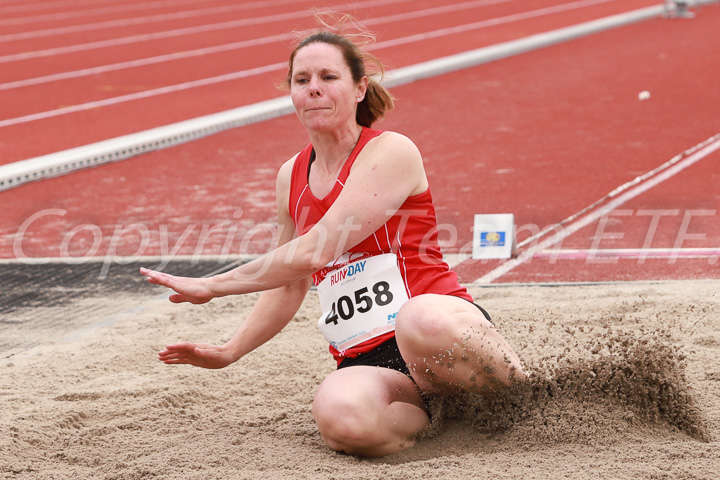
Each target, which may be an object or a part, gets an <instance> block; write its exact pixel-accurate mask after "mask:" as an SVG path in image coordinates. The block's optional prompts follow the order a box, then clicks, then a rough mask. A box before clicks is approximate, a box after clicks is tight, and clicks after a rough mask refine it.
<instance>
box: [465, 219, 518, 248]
mask: <svg viewBox="0 0 720 480" xmlns="http://www.w3.org/2000/svg"><path fill="white" fill-rule="evenodd" d="M516 250H517V248H516V245H515V218H514V216H513V214H512V213H495V214H485V215H480V214H478V215H475V224H474V225H473V252H472V258H473V259H474V260H480V259H490V258H510V257H512V256H513V255H514V254H515V252H516Z"/></svg>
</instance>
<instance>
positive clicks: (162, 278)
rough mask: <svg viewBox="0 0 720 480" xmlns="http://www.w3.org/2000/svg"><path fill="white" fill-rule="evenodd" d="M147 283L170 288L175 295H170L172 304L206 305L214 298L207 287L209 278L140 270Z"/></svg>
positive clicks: (145, 269)
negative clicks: (177, 275)
mask: <svg viewBox="0 0 720 480" xmlns="http://www.w3.org/2000/svg"><path fill="white" fill-rule="evenodd" d="M140 273H142V274H143V275H144V276H145V278H146V279H147V281H148V282H150V283H154V284H155V285H162V286H164V287H168V288H172V289H173V290H175V292H176V293H175V294H173V295H170V301H171V302H173V303H183V302H189V303H193V304H201V303H207V302H209V301H210V300H212V299H213V298H214V295H213V293H212V291H211V290H210V287H209V280H210V279H209V278H187V277H176V276H175V275H169V274H167V273H162V272H156V271H155V270H149V269H147V268H141V269H140Z"/></svg>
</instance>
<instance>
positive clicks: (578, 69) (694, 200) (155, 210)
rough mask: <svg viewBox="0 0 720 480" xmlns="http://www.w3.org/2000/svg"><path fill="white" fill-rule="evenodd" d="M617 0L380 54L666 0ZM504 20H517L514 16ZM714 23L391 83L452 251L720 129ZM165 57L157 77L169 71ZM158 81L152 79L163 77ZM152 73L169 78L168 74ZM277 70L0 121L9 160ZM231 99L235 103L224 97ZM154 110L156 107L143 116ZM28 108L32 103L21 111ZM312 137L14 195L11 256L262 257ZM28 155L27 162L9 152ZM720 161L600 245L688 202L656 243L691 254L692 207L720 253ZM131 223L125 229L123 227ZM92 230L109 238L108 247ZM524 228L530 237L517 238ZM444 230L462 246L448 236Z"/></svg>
mask: <svg viewBox="0 0 720 480" xmlns="http://www.w3.org/2000/svg"><path fill="white" fill-rule="evenodd" d="M217 3H220V2H217ZM428 3H430V2H428ZM433 3H435V4H437V2H433ZM510 3H517V2H510ZM526 3H527V4H530V3H532V4H533V5H535V6H536V8H540V7H541V6H547V5H550V4H552V3H555V4H558V3H569V2H560V1H555V2H547V1H545V2H523V5H525V4H526ZM611 3H612V4H613V5H614V7H613V8H615V11H613V9H612V8H610V5H609V4H608V5H605V6H604V8H605V9H606V10H605V14H604V15H603V14H602V12H600V11H599V9H600V8H601V7H600V6H598V7H592V9H583V15H580V11H576V12H573V13H565V14H563V15H559V16H553V17H552V18H550V17H540V18H538V19H536V20H533V21H523V22H517V23H515V24H508V25H506V26H497V27H493V28H491V29H486V30H480V31H479V33H478V35H477V36H467V37H465V36H463V40H462V42H460V41H458V40H457V39H453V40H450V39H442V41H439V40H438V41H435V42H434V44H435V45H436V46H437V50H433V49H430V48H419V47H420V46H421V45H419V44H411V45H406V46H403V47H394V48H393V49H391V50H388V51H382V50H380V51H378V52H376V53H378V54H380V56H382V57H384V58H386V59H388V60H390V63H391V64H392V67H398V66H402V65H407V64H412V63H416V62H418V61H422V60H427V59H429V58H433V57H435V56H442V55H447V54H450V53H456V52H457V51H460V50H463V49H467V48H476V47H479V46H482V45H487V44H493V43H497V42H500V41H505V40H508V39H512V38H520V37H523V36H526V35H528V34H530V33H535V32H539V31H546V30H550V29H553V28H558V27H561V26H567V25H571V24H574V23H577V22H579V21H584V20H587V19H589V18H588V15H590V14H589V12H590V10H594V12H593V13H592V15H594V18H598V17H601V16H605V15H609V14H612V13H617V11H620V10H630V9H632V8H638V7H641V6H647V5H653V4H654V3H655V2H647V1H645V2H629V1H628V2H620V3H622V5H621V6H620V9H619V10H618V4H617V2H615V3H614V2H611ZM631 4H632V6H630V5H631ZM502 5H504V4H499V5H496V6H495V7H493V8H495V9H500V8H501V6H502ZM383 8H388V9H391V8H390V7H383ZM393 8H396V7H393ZM506 8H507V5H506ZM527 9H528V10H532V9H533V8H530V7H528V8H527ZM379 10H380V9H374V10H373V16H380V14H379V13H378V12H379ZM489 10H490V9H489V8H488V11H489ZM483 11H485V10H483ZM507 12H509V10H507V11H506V13H505V14H508V13H507ZM384 14H386V13H383V15H384ZM493 14H494V15H495V16H502V12H500V11H496V12H494V13H493ZM466 16H467V15H466ZM467 20H468V21H473V20H472V19H469V18H467ZM717 25H720V7H719V6H714V5H713V6H705V7H704V8H703V9H702V10H701V12H700V14H699V15H698V17H697V18H695V19H693V20H663V19H656V20H651V21H646V22H643V23H640V24H637V25H633V26H629V27H623V28H620V29H617V30H612V31H609V32H605V33H602V34H597V35H593V36H590V37H586V38H583V39H579V40H575V41H572V42H569V43H566V44H562V45H558V46H555V47H551V48H547V49H543V50H539V51H536V52H533V53H529V54H524V55H521V56H518V57H514V58H509V59H506V60H502V61H498V62H494V63H491V64H487V65H483V66H479V67H476V68H472V69H467V70H464V71H460V72H456V73H453V74H449V75H445V76H442V77H437V78H433V79H429V80H424V81H421V82H417V83H414V84H410V85H406V86H402V87H398V88H396V89H394V94H395V95H396V96H397V97H398V102H397V103H398V108H397V110H396V111H395V112H393V113H392V114H391V115H390V116H389V118H388V119H387V120H385V121H384V122H383V123H382V124H381V125H380V127H381V128H386V129H392V130H397V131H400V132H402V133H404V134H406V135H408V136H410V137H411V138H412V139H413V140H414V141H415V142H416V143H417V144H418V146H419V147H420V149H421V151H422V152H423V154H424V156H425V160H426V168H427V170H428V174H429V177H430V180H431V185H432V189H433V195H434V198H435V202H436V206H437V212H438V221H439V223H440V224H442V225H445V226H448V229H449V230H454V231H456V232H457V239H455V240H454V241H452V242H449V243H448V244H447V246H446V251H447V252H450V253H454V252H458V251H461V250H462V249H463V247H464V246H467V245H468V243H469V242H470V240H471V228H472V216H473V214H475V213H492V212H497V213H506V212H509V213H514V214H515V216H516V222H517V224H518V225H519V226H524V225H528V224H534V225H537V226H539V227H540V228H544V227H546V226H548V225H551V224H554V223H556V222H559V221H561V220H563V219H565V218H567V217H568V216H570V215H572V214H574V213H575V212H577V211H579V210H581V209H582V208H584V207H585V206H587V205H590V204H592V203H593V202H595V201H596V200H598V199H599V198H602V197H603V196H605V195H606V194H607V193H608V192H610V191H612V190H613V189H615V188H616V187H618V186H620V185H622V184H624V183H626V182H628V181H630V180H632V179H633V178H635V177H637V176H638V175H641V174H643V173H645V172H648V171H650V170H652V169H653V168H655V167H657V166H659V165H661V164H663V163H664V162H666V161H667V160H669V159H670V158H672V157H674V156H675V155H677V154H679V153H681V152H683V151H685V150H686V149H688V148H690V147H693V146H694V145H697V144H698V143H700V142H702V141H703V140H705V139H707V138H708V137H711V136H712V135H715V134H717V133H719V132H720V116H718V114H717V112H718V111H720V91H718V89H716V88H713V85H714V84H716V83H717V80H718V78H720V58H718V55H717V52H718V51H720V38H718V36H717V35H715V33H716V32H715V30H716V28H717ZM283 28H287V25H284V27H283ZM403 28H404V27H403V25H402V24H397V25H395V24H393V25H388V26H386V30H385V29H382V28H376V30H377V31H380V32H381V36H380V38H379V40H380V41H381V42H382V41H384V40H387V39H390V38H398V37H402V36H404V35H406V34H407V33H409V32H411V31H414V30H412V29H419V30H423V29H425V30H426V29H427V27H426V26H425V27H423V26H422V22H418V23H417V24H413V26H410V25H408V26H407V28H409V29H410V30H408V31H407V32H404V30H403ZM433 28H441V27H440V26H439V25H436V26H435V27H433ZM284 31H287V30H284ZM265 34H267V32H266V33H265ZM471 38H472V40H470V39H471ZM218 43H221V42H218ZM275 47H278V48H277V50H278V51H280V52H284V53H283V55H279V54H278V55H279V56H278V58H279V59H280V60H278V61H282V59H284V57H283V56H284V55H286V54H287V44H283V45H276V46H275ZM152 54H155V53H152ZM0 55H2V53H0ZM261 55H265V54H262V53H261ZM270 55H274V53H269V52H268V53H267V55H265V57H264V58H263V59H262V60H263V62H261V63H271V61H270V60H268V59H269V58H270ZM272 61H274V60H272ZM106 63H110V62H107V61H106ZM210 63H213V64H216V63H217V62H215V61H213V62H210ZM167 66H168V64H165V65H164V66H163V67H161V68H160V70H161V71H163V72H165V73H168V72H169V71H168V70H167V68H166V67H167ZM215 66H216V67H217V65H215ZM73 68H77V67H73ZM198 68H199V67H198ZM232 70H233V69H231V70H229V71H232ZM115 73H117V72H115ZM115 73H114V74H115ZM125 73H127V72H125ZM196 73H197V74H199V73H200V72H196ZM216 73H217V72H212V71H211V72H210V73H208V74H207V75H206V76H211V75H214V74H216ZM279 73H280V72H278V74H279ZM145 75H148V77H146V78H151V77H150V74H149V73H146V74H145ZM203 75H205V73H203ZM27 76H28V75H25V77H27ZM89 78H90V77H89ZM152 78H153V81H157V82H158V83H162V82H163V80H162V78H161V77H157V79H155V77H152ZM168 78H170V79H172V76H170V77H168ZM168 78H165V80H164V81H168ZM277 78H278V75H275V74H268V75H267V76H266V77H265V78H263V77H254V78H253V79H252V81H253V82H254V83H253V84H254V85H256V84H258V83H257V82H260V83H262V82H264V83H265V84H266V87H264V89H257V90H256V89H255V88H254V87H253V88H252V89H247V88H245V89H243V87H242V86H241V85H240V84H238V83H235V82H228V83H227V84H218V85H216V86H214V87H211V88H207V89H193V90H188V91H185V92H179V93H176V94H168V95H162V96H158V97H155V98H153V99H152V100H151V101H146V100H143V101H136V102H127V103H125V104H121V105H116V106H113V107H104V108H101V109H98V110H97V111H91V112H84V113H82V114H71V115H68V116H67V117H66V118H64V117H56V118H54V119H47V120H42V121H38V122H30V123H27V124H23V125H18V126H15V127H5V128H1V129H0V135H3V137H1V138H3V146H2V148H5V149H6V151H7V152H9V153H8V157H5V154H4V153H3V158H9V159H10V160H13V159H19V158H24V157H23V155H25V156H28V155H31V154H29V153H25V154H21V153H20V152H21V151H23V150H27V152H30V151H36V152H39V153H47V152H48V151H54V150H57V149H61V148H66V147H68V146H75V145H77V144H82V143H88V142H90V141H96V140H100V139H103V138H107V137H111V136H116V135H119V134H121V133H128V132H130V131H137V130H142V129H145V128H149V127H151V126H157V125H162V124H167V123H171V122H173V121H177V120H182V119H185V118H189V117H192V116H196V115H201V114H205V113H212V112H215V111H219V110H223V109H226V108H232V107H234V106H238V105H241V104H243V103H251V102H252V101H257V100H260V99H263V98H269V97H270V96H273V95H278V94H279V93H278V92H277V91H276V90H274V89H273V83H274V81H275V80H277ZM95 80H99V81H100V82H101V83H102V82H103V81H104V80H103V79H95ZM130 80H131V78H129V79H128V78H126V79H124V80H122V82H125V83H126V84H127V83H129V81H130ZM0 81H4V80H0ZM181 81H185V80H180V79H176V80H175V83H180V82H181ZM55 83H58V84H59V83H62V82H55ZM105 83H106V84H108V85H109V84H111V82H110V81H108V82H105ZM119 84H120V83H119V82H118V85H119ZM50 85H52V84H50ZM95 85H97V83H96V84H95ZM27 88H30V87H27ZM35 88H38V87H35ZM43 88H47V87H43ZM226 88H227V89H228V90H224V89H226ZM86 89H87V90H90V93H89V94H90V95H91V96H90V97H85V98H97V97H93V96H92V95H97V92H96V91H92V88H90V87H88V88H86ZM205 90H207V91H206V92H205ZM243 90H251V91H250V92H246V93H244V92H243ZM643 90H647V91H650V92H651V95H652V96H651V98H650V99H649V100H647V101H642V102H641V101H639V100H638V92H640V91H643ZM203 92H205V93H203ZM225 92H229V93H227V94H226V93H225ZM7 93H8V92H0V95H3V94H7ZM76 93H77V92H76ZM230 95H236V96H235V97H233V98H232V100H230V99H228V98H223V97H228V96H230ZM1 98H2V97H0V99H1ZM48 98H49V99H50V100H52V99H53V98H55V99H56V100H59V98H60V95H57V96H55V97H53V95H52V94H50V93H48ZM181 98H182V100H181ZM38 101H40V100H38ZM79 101H84V100H82V99H81V100H79ZM134 104H137V105H134ZM140 105H142V108H143V109H145V112H146V113H142V114H140V113H137V112H136V111H135V113H133V112H134V110H133V109H135V108H136V106H140ZM21 107H22V102H19V103H18V104H17V108H21ZM13 108H15V107H13ZM40 108H41V109H42V108H46V107H40ZM18 111H20V110H18ZM112 112H115V113H112ZM130 119H132V121H129V120H130ZM163 119H164V120H163ZM158 122H159V123H158ZM90 126H91V127H90ZM44 132H45V134H44ZM279 132H281V133H279ZM8 139H11V140H13V141H11V142H8ZM40 139H43V141H40ZM306 142H307V138H306V134H305V132H304V131H302V128H301V127H300V126H299V124H298V123H297V121H296V120H295V118H294V117H283V118H279V119H275V120H272V121H268V122H264V123H262V124H256V125H251V126H248V127H243V128H241V129H236V130H233V131H228V132H224V133H222V134H218V135H215V136H213V137H209V138H206V139H203V140H199V141H195V142H192V143H190V144H185V145H182V146H179V147H175V148H171V149H167V150H163V151H158V152H154V153H151V154H146V155H143V156H141V157H136V158H134V159H130V160H126V161H123V162H120V163H117V164H112V165H106V166H103V167H100V168H96V169H91V170H86V171H81V172H77V173H74V174H72V175H69V176H65V177H60V178H56V179H51V180H46V181H42V182H37V183H34V184H28V185H25V186H22V187H19V188H16V189H14V190H10V191H6V192H0V199H1V201H2V203H3V207H4V208H3V210H4V212H3V214H2V217H0V258H13V257H15V256H17V255H19V254H20V253H22V254H24V255H26V256H29V257H46V256H53V257H54V256H59V255H63V254H70V255H73V256H83V255H87V254H88V253H89V252H91V251H93V252H95V254H96V255H105V254H106V253H108V252H109V253H110V254H117V255H135V254H144V255H159V254H166V253H168V252H170V251H173V247H174V246H176V242H178V240H179V239H180V238H181V235H182V234H183V232H186V233H188V236H187V238H185V239H184V240H183V242H182V243H181V244H180V243H178V244H177V246H178V247H179V248H178V249H177V250H176V251H175V252H174V253H175V254H184V255H193V254H215V255H217V254H220V253H230V254H237V253H259V252H262V251H263V250H264V249H266V248H267V246H268V245H269V237H270V231H271V230H272V228H271V225H272V224H273V222H274V215H275V213H274V210H275V208H274V191H273V189H274V175H275V171H276V169H277V167H279V165H280V164H281V163H282V162H283V161H285V160H286V159H287V158H289V157H290V156H291V155H292V154H293V153H294V152H296V151H297V150H299V149H300V148H301V147H302V146H304V144H305V143H306ZM13 153H16V154H17V155H18V156H19V157H17V158H12V157H13ZM34 154H37V153H34ZM718 161H720V151H716V152H715V153H713V154H711V155H709V156H708V157H706V158H704V159H702V160H700V161H699V162H698V163H697V164H695V165H693V166H691V167H689V168H688V169H686V170H684V171H683V172H681V173H679V174H677V175H676V176H674V177H672V178H671V179H669V180H668V181H666V182H664V183H661V184H660V185H658V186H656V187H654V188H652V189H650V190H649V191H647V192H645V193H643V194H641V195H639V196H637V197H636V198H634V199H633V200H631V201H629V202H628V203H626V204H624V205H622V206H621V207H620V210H627V211H629V214H623V215H616V216H613V217H612V220H613V221H612V222H610V223H608V226H607V227H606V228H605V234H606V235H607V234H608V233H614V234H616V236H618V237H619V236H620V235H622V238H614V239H612V238H609V237H605V238H603V239H601V241H600V242H599V244H598V245H596V246H599V247H600V248H640V247H642V246H643V243H644V241H645V240H646V238H647V232H648V226H649V217H648V216H647V213H646V214H644V215H643V214H639V213H638V212H639V211H643V210H644V211H658V210H665V211H667V212H675V211H677V214H672V215H670V214H667V215H666V216H664V217H662V220H661V222H660V223H659V224H658V230H657V232H656V234H655V235H654V237H653V241H652V244H651V247H653V248H661V247H673V246H677V245H676V244H677V238H678V231H679V227H680V223H681V221H682V218H683V215H685V214H686V213H687V212H688V211H694V210H704V211H706V212H707V211H711V212H714V213H712V214H705V215H704V216H696V217H694V218H693V220H692V222H691V224H690V228H689V230H688V232H689V233H692V234H694V235H695V237H693V238H692V239H688V240H686V241H684V242H682V244H681V246H682V247H684V248H685V247H715V248H717V247H720V222H718V218H720V217H719V216H720V208H718V207H719V205H720V190H718V189H717V188H716V187H715V186H716V185H717V184H718V181H719V180H720V178H719V177H720V168H718ZM258 165H261V167H258ZM8 207H9V208H8ZM48 209H60V210H59V211H54V212H51V211H49V210H48ZM63 211H64V212H65V213H64V214H62V215H61V213H62V212H63ZM33 215H35V216H36V217H40V216H42V218H39V219H38V220H36V221H35V222H34V223H32V224H31V225H30V226H29V228H28V229H27V232H26V235H25V236H24V238H23V242H22V243H21V244H20V246H21V248H22V252H19V251H18V250H15V251H13V240H14V238H15V237H16V235H15V234H16V233H17V232H18V228H19V227H20V226H21V225H22V224H23V223H25V224H28V222H29V219H31V218H32V216H33ZM133 224H142V225H144V226H145V227H142V228H141V230H143V229H144V228H147V232H146V234H147V240H148V241H147V242H146V243H145V244H143V243H142V242H140V240H141V235H140V234H139V233H138V231H139V230H137V229H135V230H133V229H134V227H132V225H133ZM263 225H266V226H267V228H265V227H263ZM93 226H97V228H96V227H93ZM122 228H125V229H126V232H124V233H123V234H122V236H120V235H119V233H120V231H121V229H122ZM73 229H75V230H73ZM203 229H204V231H205V237H207V238H205V239H204V240H203ZM253 229H254V230H253ZM93 231H95V232H96V233H97V232H101V233H102V236H101V238H100V237H98V239H97V240H98V244H97V245H95V247H93V240H94V238H93V236H92V232H93ZM68 232H75V233H76V234H75V235H74V236H73V235H72V234H69V233H68ZM114 232H115V233H116V235H115V239H117V238H120V242H119V243H118V245H117V247H116V248H113V247H112V242H113V233H114ZM163 232H167V235H163ZM248 232H250V233H251V234H248ZM252 232H257V233H256V234H252ZM597 235H598V223H597V222H595V223H593V224H591V225H589V226H588V227H586V228H584V229H581V230H580V231H578V232H577V233H575V234H574V235H571V236H570V237H568V238H566V239H565V240H564V241H563V243H562V245H561V246H562V248H573V249H588V248H590V247H591V246H593V242H597ZM524 236H527V233H526V231H525V230H523V231H522V232H521V233H520V240H522V239H523V238H524ZM702 236H704V238H700V237H702ZM228 237H230V241H228ZM445 238H446V240H448V241H449V240H450V238H449V236H447V235H446V236H445ZM63 241H65V243H63ZM499 263H500V262H498V261H493V262H488V263H482V262H465V263H464V264H462V265H460V266H459V267H458V271H459V272H460V274H461V278H462V279H463V280H464V281H473V280H474V279H476V278H479V277H481V276H483V275H484V274H486V273H488V272H490V271H492V270H493V269H494V268H495V267H497V266H498V264H499ZM719 270H720V269H718V262H717V257H711V258H700V259H686V258H679V259H677V261H676V262H674V263H671V261H670V260H668V259H662V260H658V259H653V260H650V259H648V260H645V261H644V262H642V263H640V262H639V261H638V260H637V259H624V260H620V261H615V262H613V263H598V262H588V261H586V260H557V261H556V262H554V263H550V262H548V260H547V259H538V258H536V259H533V260H532V261H530V262H527V263H525V264H523V265H520V266H518V267H517V268H515V269H513V270H512V271H510V272H509V273H507V274H506V275H504V276H502V277H501V278H499V279H498V280H497V281H500V282H504V281H512V282H526V281H535V282H536V281H551V282H556V281H604V280H646V279H675V278H720V274H719V273H718V272H719Z"/></svg>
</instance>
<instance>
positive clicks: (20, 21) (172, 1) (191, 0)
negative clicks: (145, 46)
mask: <svg viewBox="0 0 720 480" xmlns="http://www.w3.org/2000/svg"><path fill="white" fill-rule="evenodd" d="M281 1H282V2H283V3H285V2H289V1H293V0H278V1H277V2H272V1H269V0H266V1H257V2H253V3H251V4H248V5H250V6H249V8H262V7H270V6H273V5H274V4H277V3H280V2H281ZM186 4H197V1H196V0H162V1H156V2H138V3H134V4H130V5H116V6H113V7H100V8H93V9H90V10H75V11H72V12H59V13H46V14H42V15H33V16H28V17H18V18H7V19H2V20H0V26H8V25H27V24H31V23H39V22H52V21H56V20H70V19H74V18H82V17H90V16H93V15H105V14H111V13H123V12H131V11H135V10H150V9H153V8H158V9H159V8H167V7H176V6H178V5H186Z"/></svg>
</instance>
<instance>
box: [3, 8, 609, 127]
mask: <svg viewBox="0 0 720 480" xmlns="http://www.w3.org/2000/svg"><path fill="white" fill-rule="evenodd" d="M608 1H613V0H581V1H578V2H574V3H572V4H566V5H563V6H562V7H563V8H562V10H559V9H558V8H556V7H551V8H542V9H539V10H534V11H531V12H527V13H525V14H518V15H511V16H509V17H501V18H498V19H493V20H488V21H483V22H476V23H473V24H470V25H469V26H459V27H450V28H445V29H441V30H434V31H431V32H426V33H424V34H418V35H410V36H408V37H403V38H398V39H394V40H388V41H385V42H378V43H376V44H374V45H371V46H370V47H368V48H367V50H379V49H382V48H387V47H391V46H396V45H401V44H407V43H411V42H419V41H422V40H427V39H429V38H438V37H440V36H443V35H453V34H457V33H459V32H461V31H462V32H467V31H469V30H478V29H481V28H488V27H491V26H495V25H499V24H500V23H508V22H511V21H520V20H526V19H528V18H533V17H539V16H542V15H550V14H553V13H557V12H558V11H565V10H569V9H572V8H582V7H586V6H588V5H594V4H598V3H605V2H608ZM510 18H512V20H510ZM470 27H471V28H470ZM286 66H287V64H286V62H280V63H275V64H272V65H265V66H262V67H256V68H252V69H247V70H241V71H239V72H231V73H226V74H223V75H218V76H215V77H209V78H204V79H200V80H194V81H190V82H184V83H180V84H176V85H168V86H166V87H161V88H156V89H152V90H146V91H144V92H137V93H132V94H128V95H121V96H118V97H112V98H106V99H103V100H97V101H93V102H87V103H83V104H79V105H72V106H69V107H64V108H58V109H55V110H48V111H45V112H38V113H33V114H30V115H24V116H21V117H15V118H9V119H6V120H2V121H0V128H2V127H8V126H12V125H19V124H23V123H28V122H33V121H37V120H43V119H46V118H53V117H58V116H61V115H67V114H70V113H74V112H82V111H86V110H91V109H95V108H100V107H106V106H110V105H117V104H120V103H125V102H129V101H133V100H138V99H141V98H150V97H154V96H157V95H164V94H167V93H172V92H179V91H183V90H188V89H191V88H197V87H203V86H208V85H214V84H217V83H222V82H228V81H232V80H237V79H240V78H246V77H250V76H253V75H260V74H263V73H268V72H272V71H276V70H280V69H282V68H285V67H286Z"/></svg>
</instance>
